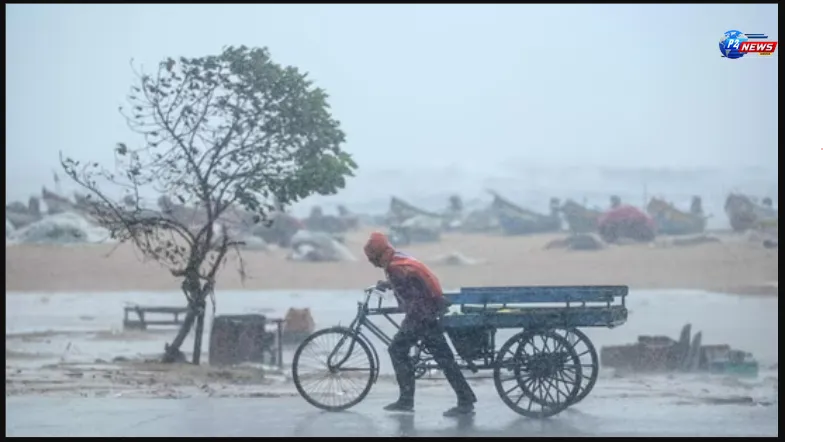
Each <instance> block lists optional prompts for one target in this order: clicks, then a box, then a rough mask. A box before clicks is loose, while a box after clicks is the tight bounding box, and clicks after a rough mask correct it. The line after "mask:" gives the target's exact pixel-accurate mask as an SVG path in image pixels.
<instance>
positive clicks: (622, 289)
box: [443, 286, 629, 329]
mask: <svg viewBox="0 0 823 442" xmlns="http://www.w3.org/2000/svg"><path fill="white" fill-rule="evenodd" d="M628 293H629V289H628V287H626V286H520V287H466V288H462V289H460V291H458V292H451V293H446V298H447V299H448V300H449V302H450V303H451V304H452V305H459V306H460V311H459V313H456V314H454V313H453V314H450V315H448V316H446V317H445V318H443V325H444V326H445V327H447V328H452V329H454V328H464V327H489V328H495V329H499V328H524V329H530V328H536V327H551V328H580V327H610V328H611V327H616V326H619V325H622V324H623V323H625V322H626V319H627V318H628V309H627V308H626V296H627V295H628Z"/></svg>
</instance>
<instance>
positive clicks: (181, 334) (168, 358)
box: [163, 305, 197, 363]
mask: <svg viewBox="0 0 823 442" xmlns="http://www.w3.org/2000/svg"><path fill="white" fill-rule="evenodd" d="M193 307H194V306H192V305H189V311H188V312H187V313H186V318H185V319H184V320H183V324H182V325H181V326H180V330H179V331H178V332H177V336H176V337H175V338H174V341H172V342H171V344H166V353H165V354H164V355H163V362H166V363H172V362H183V361H185V360H186V356H185V355H183V352H181V351H180V346H182V345H183V342H184V341H185V340H186V337H187V336H188V335H189V331H191V326H192V325H194V320H195V319H196V318H197V311H196V309H194V308H193Z"/></svg>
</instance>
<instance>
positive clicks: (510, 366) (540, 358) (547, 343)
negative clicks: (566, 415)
mask: <svg viewBox="0 0 823 442" xmlns="http://www.w3.org/2000/svg"><path fill="white" fill-rule="evenodd" d="M581 381H582V369H581V367H580V359H579V358H578V357H577V355H576V354H575V352H574V348H572V346H571V345H569V343H568V342H567V341H566V340H565V339H563V337H562V336H560V335H559V334H557V333H556V332H554V331H551V330H544V331H523V332H520V333H518V334H516V335H514V336H512V337H511V338H509V340H508V341H506V343H505V344H503V347H502V348H501V349H500V353H499V354H498V356H497V360H496V362H495V367H494V385H495V387H496V388H497V394H498V395H500V399H502V400H503V402H504V403H505V404H506V406H508V407H509V408H511V409H512V410H514V411H515V412H517V413H519V414H521V415H523V416H526V417H533V418H545V417H550V416H554V415H555V414H557V413H559V412H561V411H563V410H564V409H565V408H566V407H568V406H569V405H570V404H571V403H572V400H573V399H574V397H575V396H577V393H578V392H579V391H580V383H581Z"/></svg>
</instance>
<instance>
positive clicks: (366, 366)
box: [292, 327, 377, 411]
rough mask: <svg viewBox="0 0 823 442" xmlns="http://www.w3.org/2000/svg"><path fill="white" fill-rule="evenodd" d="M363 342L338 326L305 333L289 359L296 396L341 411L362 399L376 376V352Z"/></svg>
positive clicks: (328, 408) (325, 408)
mask: <svg viewBox="0 0 823 442" xmlns="http://www.w3.org/2000/svg"><path fill="white" fill-rule="evenodd" d="M367 342H368V341H366V340H365V339H363V338H362V337H361V336H358V335H357V334H355V333H354V332H353V331H351V330H349V329H347V328H342V327H334V328H328V329H324V330H319V331H317V332H315V333H312V334H311V335H309V337H308V338H306V340H305V341H303V342H302V343H301V344H300V346H298V347H297V350H296V351H295V353H294V360H292V378H293V379H294V386H295V387H296V388H297V392H298V393H300V396H302V397H303V399H305V400H306V401H307V402H308V403H310V404H312V405H314V406H315V407H317V408H320V409H322V410H327V411H342V410H345V409H347V408H350V407H353V406H354V405H356V404H357V403H359V402H360V401H362V400H363V399H365V397H366V395H367V394H368V393H369V390H371V387H372V385H374V383H375V381H376V380H377V363H376V362H375V359H376V354H373V353H372V351H371V349H370V348H369V347H370V346H369V344H368V343H367Z"/></svg>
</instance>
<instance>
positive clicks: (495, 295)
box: [446, 285, 629, 304]
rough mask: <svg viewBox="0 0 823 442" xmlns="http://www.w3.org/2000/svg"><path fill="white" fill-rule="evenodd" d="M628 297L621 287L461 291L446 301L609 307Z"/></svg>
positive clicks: (452, 294) (463, 289) (542, 287)
mask: <svg viewBox="0 0 823 442" xmlns="http://www.w3.org/2000/svg"><path fill="white" fill-rule="evenodd" d="M628 293H629V288H628V287H627V286H624V285H590V286H585V285H583V286H510V287H464V288H461V289H460V291H459V292H456V293H447V294H446V297H447V298H448V300H449V301H450V302H451V303H452V304H520V303H522V304H538V303H578V302H581V303H582V302H585V303H612V302H615V300H616V299H619V298H623V297H625V296H627V295H628ZM620 300H621V301H622V299H620Z"/></svg>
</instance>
